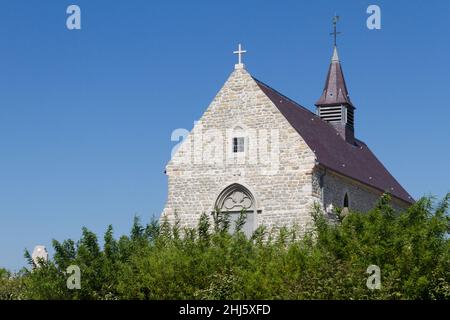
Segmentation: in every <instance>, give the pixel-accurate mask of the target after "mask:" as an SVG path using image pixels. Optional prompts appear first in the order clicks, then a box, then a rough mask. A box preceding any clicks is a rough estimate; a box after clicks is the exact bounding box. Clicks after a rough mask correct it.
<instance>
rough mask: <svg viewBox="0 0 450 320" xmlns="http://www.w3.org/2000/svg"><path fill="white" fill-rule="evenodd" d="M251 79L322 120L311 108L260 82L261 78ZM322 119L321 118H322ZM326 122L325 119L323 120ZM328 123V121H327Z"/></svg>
mask: <svg viewBox="0 0 450 320" xmlns="http://www.w3.org/2000/svg"><path fill="white" fill-rule="evenodd" d="M252 78H253V80H255V81H256V82H258V83H260V84H262V85H263V86H265V87H266V88H267V89H270V90H272V91H275V92H276V93H277V94H279V95H280V96H282V97H283V98H285V99H286V100H289V101H290V102H292V103H294V104H295V105H296V106H298V107H299V108H302V109H304V110H305V111H308V112H309V113H311V114H312V115H313V116H316V117H317V118H319V119H320V120H322V119H321V118H320V117H319V116H318V115H317V114H315V113H314V112H312V111H311V110H309V109H308V108H306V107H304V106H302V105H301V104H299V103H298V102H296V101H295V100H292V99H291V98H289V97H288V96H286V95H284V94H282V93H281V92H280V91H278V90H277V89H274V88H272V87H271V86H269V85H268V84H267V83H264V82H262V81H261V80H258V79H256V78H255V77H252ZM322 121H323V120H322ZM324 122H326V121H324ZM327 123H328V122H327Z"/></svg>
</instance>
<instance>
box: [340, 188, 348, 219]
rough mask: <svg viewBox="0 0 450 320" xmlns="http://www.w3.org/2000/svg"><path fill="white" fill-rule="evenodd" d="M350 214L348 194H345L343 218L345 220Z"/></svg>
mask: <svg viewBox="0 0 450 320" xmlns="http://www.w3.org/2000/svg"><path fill="white" fill-rule="evenodd" d="M348 213H349V202H348V194H347V193H345V196H344V205H343V206H342V214H341V215H342V218H345V216H347V215H348Z"/></svg>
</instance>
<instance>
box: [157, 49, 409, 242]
mask: <svg viewBox="0 0 450 320" xmlns="http://www.w3.org/2000/svg"><path fill="white" fill-rule="evenodd" d="M245 52H246V51H244V50H242V47H241V45H239V50H238V51H235V53H236V54H238V57H239V61H238V63H237V64H236V65H235V69H234V71H233V72H232V73H231V75H230V76H229V78H228V80H227V81H226V82H225V84H224V85H223V87H222V88H221V89H220V91H219V92H218V94H217V95H216V97H215V98H214V100H213V101H212V103H211V104H210V105H209V107H208V108H207V110H206V111H205V113H204V114H203V116H202V117H201V118H200V120H199V121H198V122H197V123H196V124H195V126H194V128H193V130H192V131H191V132H190V133H189V135H188V136H187V137H186V138H185V139H184V141H183V142H182V143H181V145H180V146H179V148H178V150H177V151H176V152H175V153H174V154H173V156H172V159H171V160H170V161H169V163H168V164H167V167H166V174H167V177H168V199H167V203H166V206H165V208H164V211H163V213H162V217H167V218H168V220H169V221H171V222H173V221H174V219H175V216H177V217H178V219H179V220H180V223H181V225H182V226H187V227H195V226H196V225H197V223H198V220H199V218H200V215H201V214H202V213H207V214H211V215H212V214H214V212H215V211H216V210H220V211H223V212H229V213H230V216H231V219H232V220H235V219H236V218H237V217H238V216H239V214H240V212H241V211H242V210H245V211H246V212H247V222H246V224H245V226H244V231H245V232H246V233H247V234H251V232H253V231H254V230H255V229H256V228H258V226H261V225H264V226H266V227H268V228H269V229H270V228H272V227H281V226H292V225H297V226H300V227H302V228H306V227H308V226H309V225H310V224H311V222H312V217H311V212H312V209H313V206H314V204H315V203H316V204H319V205H320V207H321V208H322V209H323V211H324V212H327V213H329V214H332V213H333V212H335V209H336V208H342V209H343V210H348V209H351V210H356V211H361V212H364V211H367V210H369V209H371V208H372V207H373V206H374V204H375V203H376V202H377V201H378V200H379V198H380V196H381V195H382V194H383V193H385V192H388V193H389V194H390V195H391V197H392V205H393V206H394V207H395V208H405V207H407V206H409V205H410V204H412V203H413V202H414V200H413V199H412V197H411V196H410V195H409V194H408V192H407V191H406V190H405V189H404V188H403V187H402V186H401V185H400V184H399V183H398V182H397V180H396V179H395V178H394V177H393V176H392V175H391V174H390V173H389V171H388V170H387V169H386V168H385V167H384V166H383V164H382V163H381V162H380V161H379V160H378V159H377V157H376V156H375V155H374V154H373V153H372V152H371V150H370V149H369V147H368V146H367V145H366V144H365V143H364V142H363V141H361V140H359V139H358V138H357V137H356V136H355V125H356V121H355V109H356V108H355V106H354V104H353V102H352V101H351V99H350V96H349V93H348V90H347V86H346V83H345V79H344V74H343V71H342V66H341V62H340V60H339V56H338V50H337V47H336V45H335V46H334V50H333V55H332V58H331V62H330V65H329V70H328V74H327V76H326V80H325V87H324V89H323V91H322V94H321V95H320V98H319V99H318V101H317V102H316V104H315V105H316V112H315V113H314V112H311V111H310V110H309V109H307V108H305V107H303V106H301V105H300V104H298V103H296V102H295V101H293V100H291V99H289V98H288V97H286V96H284V95H283V94H281V93H280V92H278V91H276V90H275V89H273V88H272V87H270V86H269V85H267V84H265V83H263V82H262V81H260V80H257V79H255V78H254V77H253V76H252V75H251V74H250V73H249V72H248V71H247V70H246V68H245V66H244V64H243V63H242V60H241V59H242V54H243V53H245ZM368 125H370V124H368Z"/></svg>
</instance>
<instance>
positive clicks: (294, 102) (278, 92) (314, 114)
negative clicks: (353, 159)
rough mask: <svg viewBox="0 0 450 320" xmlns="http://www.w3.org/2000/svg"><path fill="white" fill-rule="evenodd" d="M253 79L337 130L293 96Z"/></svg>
mask: <svg viewBox="0 0 450 320" xmlns="http://www.w3.org/2000/svg"><path fill="white" fill-rule="evenodd" d="M252 78H253V80H255V81H256V82H258V83H260V84H261V85H263V86H264V87H266V88H267V89H270V90H272V91H274V92H275V93H276V94H278V95H280V96H282V97H283V98H285V99H286V100H289V101H290V102H292V103H293V104H295V105H296V106H297V107H299V108H301V109H303V110H305V111H307V112H309V113H310V114H311V115H312V116H314V117H316V119H317V120H320V121H321V122H322V123H323V124H326V125H327V126H329V127H330V128H331V129H333V130H336V129H335V128H334V127H333V125H332V124H331V123H329V122H328V121H325V120H323V119H322V118H321V117H320V116H319V115H317V114H316V113H314V112H312V111H311V110H309V109H308V108H306V107H304V106H302V105H301V104H299V103H298V102H296V101H295V100H292V99H291V98H289V97H288V96H286V95H284V94H283V93H281V92H280V91H278V90H277V89H274V88H272V87H271V86H269V85H268V84H267V83H265V82H262V81H261V80H258V79H256V78H255V77H253V76H252ZM356 141H359V142H361V143H362V144H363V145H365V146H367V144H366V143H365V142H364V141H361V140H359V139H356V138H355V142H356Z"/></svg>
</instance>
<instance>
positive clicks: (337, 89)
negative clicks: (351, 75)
mask: <svg viewBox="0 0 450 320" xmlns="http://www.w3.org/2000/svg"><path fill="white" fill-rule="evenodd" d="M342 104H347V105H350V106H352V107H354V106H353V104H352V102H351V101H350V96H349V94H348V90H347V86H346V84H345V79H344V72H343V71H342V66H341V62H340V61H339V56H338V52H337V47H334V52H333V57H332V58H331V63H330V68H329V69H328V75H327V80H326V81H325V87H324V89H323V92H322V96H321V97H320V99H319V101H317V102H316V106H327V105H329V106H332V105H342Z"/></svg>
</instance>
